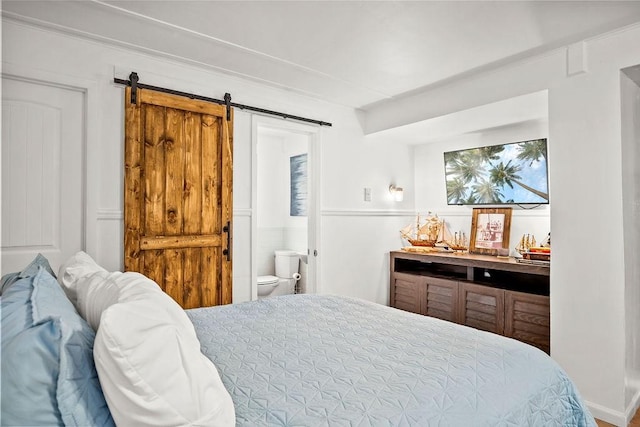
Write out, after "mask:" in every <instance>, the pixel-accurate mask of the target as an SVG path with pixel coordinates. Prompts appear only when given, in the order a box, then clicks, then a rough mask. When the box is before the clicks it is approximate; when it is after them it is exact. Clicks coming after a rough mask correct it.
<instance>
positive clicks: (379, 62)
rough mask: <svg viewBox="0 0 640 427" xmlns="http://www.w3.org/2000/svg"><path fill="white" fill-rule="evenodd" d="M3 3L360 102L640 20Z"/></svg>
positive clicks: (618, 8)
mask: <svg viewBox="0 0 640 427" xmlns="http://www.w3.org/2000/svg"><path fill="white" fill-rule="evenodd" d="M2 8H3V15H5V16H7V17H13V18H16V19H21V20H26V21H31V22H39V23H41V24H45V25H49V26H53V27H55V28H59V29H63V30H65V31H70V32H73V33H78V34H82V35H83V36H86V37H91V38H96V39H100V40H105V41H108V42H110V43H115V44H121V45H127V46H130V47H135V48H138V49H143V50H149V51H154V52H156V53H157V52H161V53H163V54H167V55H170V56H172V57H177V58H180V59H183V60H186V61H190V62H193V63H197V64H199V65H202V66H206V67H211V68H214V69H217V70H220V71H223V72H225V73H230V74H233V75H238V76H242V77H245V78H249V79H252V80H256V81H260V82H263V83H266V84H269V85H274V86H278V87H285V88H287V89H289V90H293V91H296V92H299V93H303V94H307V95H310V96H313V97H317V98H321V99H325V100H330V101H332V102H336V103H339V104H342V105H347V106H351V107H354V108H362V109H364V110H366V109H367V108H368V107H371V106H372V105H374V104H379V103H384V102H385V101H389V100H391V99H397V98H399V97H402V96H404V95H407V94H410V93H416V92H418V91H421V90H426V89H429V88H430V87H433V86H434V85H439V84H442V83H445V82H450V81H453V80H455V79H459V78H461V77H464V76H468V75H470V74H471V73H474V72H478V71H482V70H487V69H490V68H492V67H497V66H501V65H504V64H506V63H509V62H512V61H517V60H520V59H522V58H525V57H527V56H530V55H534V54H539V53H541V52H543V51H545V50H549V49H555V48H558V47H560V46H563V45H567V44H571V43H573V42H576V41H578V40H582V39H584V38H587V37H589V36H593V35H595V34H599V33H602V32H606V31H610V30H612V29H615V28H618V27H621V26H625V25H629V24H631V23H634V22H638V21H640V1H620V2H617V1H375V2H361V1H187V0H181V1H170V0H163V1H151V0H149V1H88V0H85V1H80V2H77V1H70V2H69V1H7V0H4V1H3V2H2Z"/></svg>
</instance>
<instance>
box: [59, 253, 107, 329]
mask: <svg viewBox="0 0 640 427" xmlns="http://www.w3.org/2000/svg"><path fill="white" fill-rule="evenodd" d="M99 271H103V272H105V273H106V272H107V270H105V269H104V268H102V267H100V266H99V265H98V263H96V262H95V261H94V260H93V258H91V257H90V256H89V255H88V254H87V253H86V252H82V251H80V252H78V253H76V254H75V255H73V256H72V257H70V258H69V259H68V260H66V261H65V262H64V263H63V264H62V265H61V266H60V269H59V270H58V283H60V286H62V289H64V292H65V294H67V298H69V300H70V301H71V302H72V303H73V305H74V306H75V307H76V310H78V287H79V286H82V279H83V278H85V277H87V276H90V275H91V274H94V273H96V272H99ZM78 311H80V310H78ZM80 315H81V316H82V314H80ZM82 317H84V316H82Z"/></svg>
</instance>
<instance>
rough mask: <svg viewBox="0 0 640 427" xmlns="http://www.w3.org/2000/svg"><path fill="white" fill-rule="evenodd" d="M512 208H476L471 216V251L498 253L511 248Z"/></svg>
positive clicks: (489, 253)
mask: <svg viewBox="0 0 640 427" xmlns="http://www.w3.org/2000/svg"><path fill="white" fill-rule="evenodd" d="M511 211H512V208H474V209H473V216H472V217H471V233H470V234H471V236H470V240H469V252H470V253H474V254H485V255H497V254H498V249H503V248H504V249H508V248H509V231H510V229H511Z"/></svg>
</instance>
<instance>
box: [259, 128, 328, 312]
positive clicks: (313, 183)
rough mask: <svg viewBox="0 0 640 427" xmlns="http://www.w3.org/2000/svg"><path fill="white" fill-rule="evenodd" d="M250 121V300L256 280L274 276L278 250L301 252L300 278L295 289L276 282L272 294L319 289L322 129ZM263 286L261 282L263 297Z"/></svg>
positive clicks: (261, 294) (311, 291)
mask: <svg viewBox="0 0 640 427" xmlns="http://www.w3.org/2000/svg"><path fill="white" fill-rule="evenodd" d="M252 124H253V126H252V129H253V132H252V159H253V162H252V164H253V166H252V174H253V176H252V222H251V228H252V233H251V236H252V237H251V245H252V248H251V264H252V272H251V276H252V281H251V283H252V286H251V298H252V299H254V300H255V299H257V298H258V296H259V292H258V288H259V286H258V278H260V280H261V281H263V279H264V278H265V276H276V271H275V253H276V251H293V252H296V253H298V254H299V256H300V263H299V275H300V276H299V278H298V279H297V280H296V281H295V285H293V286H292V287H291V288H286V289H287V290H285V287H284V286H278V288H277V289H276V290H275V291H274V292H273V295H283V294H287V293H290V290H289V289H293V290H295V292H298V293H315V292H317V290H318V289H317V283H318V270H319V269H318V261H319V252H318V246H319V244H318V235H319V232H318V221H317V218H318V217H319V215H318V201H317V200H318V195H319V191H318V185H317V183H318V182H319V177H318V172H319V167H318V165H319V158H318V153H319V148H318V142H319V131H320V128H319V127H318V126H311V125H305V124H301V123H297V122H289V121H285V120H280V119H273V118H270V117H263V116H254V117H253V123H252ZM279 253H280V252H279ZM296 277H297V276H296ZM280 283H281V284H282V283H283V281H282V280H281V281H280ZM264 289H265V288H264V287H262V286H260V290H261V292H260V297H263V294H264Z"/></svg>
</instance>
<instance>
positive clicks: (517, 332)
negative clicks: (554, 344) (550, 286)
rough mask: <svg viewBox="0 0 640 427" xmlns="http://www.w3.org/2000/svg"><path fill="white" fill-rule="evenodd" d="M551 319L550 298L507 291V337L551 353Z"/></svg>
mask: <svg viewBox="0 0 640 427" xmlns="http://www.w3.org/2000/svg"><path fill="white" fill-rule="evenodd" d="M549 317H550V316H549V297H547V296H543V295H533V294H526V293H523V292H514V291H505V327H504V335H505V336H508V337H511V338H515V339H517V340H519V341H523V342H526V343H527V344H531V345H533V346H535V347H538V348H539V349H541V350H543V351H545V352H546V353H549V352H550V349H551V346H550V344H551V342H550V339H549V336H550V327H549V325H550V322H549Z"/></svg>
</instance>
